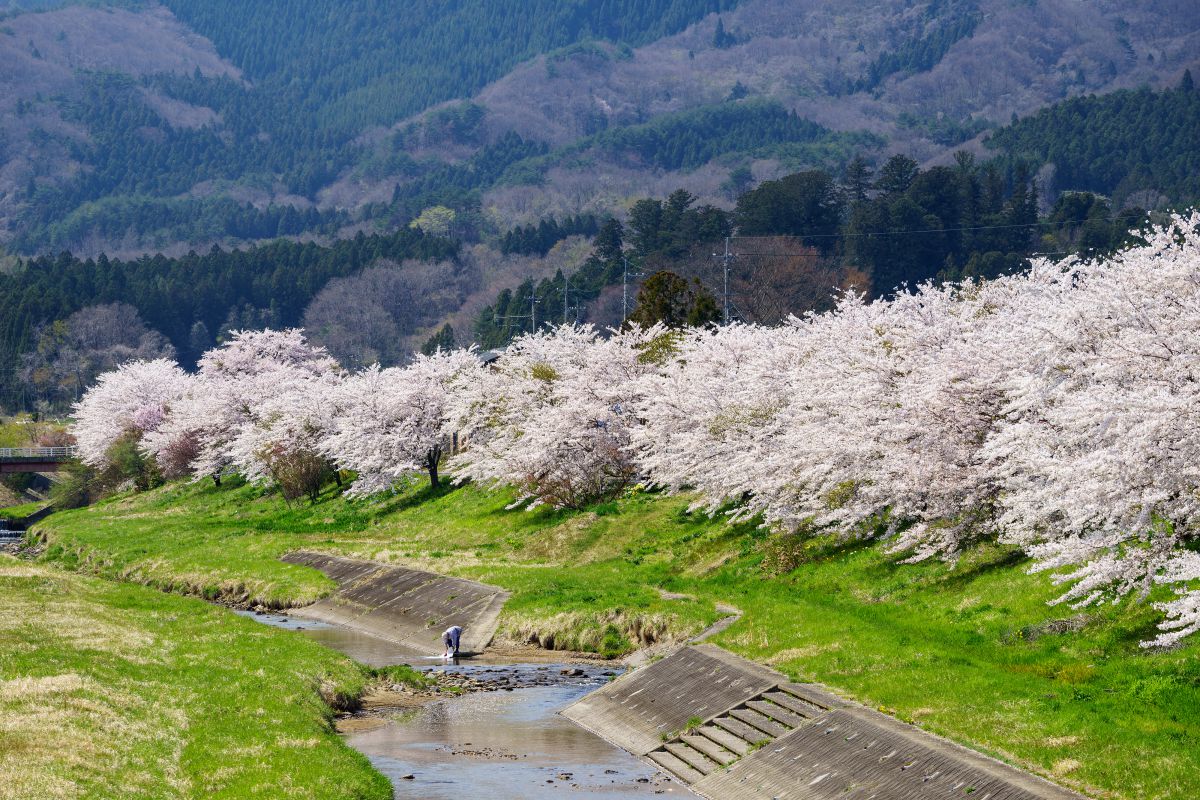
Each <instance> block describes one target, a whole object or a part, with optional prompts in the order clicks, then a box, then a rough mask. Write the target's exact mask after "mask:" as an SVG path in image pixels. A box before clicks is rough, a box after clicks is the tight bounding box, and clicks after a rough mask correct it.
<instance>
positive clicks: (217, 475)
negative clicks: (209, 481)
mask: <svg viewBox="0 0 1200 800" xmlns="http://www.w3.org/2000/svg"><path fill="white" fill-rule="evenodd" d="M213 483H214V484H216V485H217V486H220V485H221V473H219V472H214V473H213Z"/></svg>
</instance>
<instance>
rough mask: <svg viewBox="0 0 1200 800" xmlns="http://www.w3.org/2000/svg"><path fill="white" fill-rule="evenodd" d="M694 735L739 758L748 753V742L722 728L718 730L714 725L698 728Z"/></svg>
mask: <svg viewBox="0 0 1200 800" xmlns="http://www.w3.org/2000/svg"><path fill="white" fill-rule="evenodd" d="M696 733H698V734H700V735H701V736H703V737H704V738H706V739H710V740H712V741H713V742H715V743H716V744H719V745H720V746H721V747H724V748H725V749H726V750H729V751H731V752H733V753H735V754H737V755H739V756H744V755H746V753H748V752H750V744H751V743H750V742H747V741H746V740H745V739H742V738H740V737H738V736H734V735H733V734H732V733H730V732H729V731H727V730H725V729H724V728H718V727H717V726H716V725H705V726H704V727H703V728H698V729H697V730H696Z"/></svg>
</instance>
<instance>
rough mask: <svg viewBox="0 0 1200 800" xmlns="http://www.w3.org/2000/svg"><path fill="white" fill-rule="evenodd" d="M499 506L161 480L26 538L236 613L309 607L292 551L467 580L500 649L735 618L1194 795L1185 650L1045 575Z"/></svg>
mask: <svg viewBox="0 0 1200 800" xmlns="http://www.w3.org/2000/svg"><path fill="white" fill-rule="evenodd" d="M511 499H512V498H511V497H510V496H507V495H506V494H504V493H489V492H484V491H481V490H478V489H473V488H470V487H467V488H461V489H456V490H448V489H444V490H442V491H439V492H435V493H431V492H428V491H421V490H413V491H410V492H408V493H402V494H399V495H396V496H392V497H388V498H386V499H376V500H348V499H345V498H343V497H341V496H339V495H337V494H336V493H335V492H332V491H330V492H328V493H327V494H325V495H323V496H322V498H321V500H320V501H319V502H318V503H316V504H314V505H308V504H301V505H294V506H290V507H289V506H287V505H285V504H284V502H283V501H282V500H281V499H280V498H279V497H277V496H274V495H270V494H268V493H264V492H263V491H261V490H259V489H257V488H254V487H250V486H245V485H239V484H238V483H237V482H227V485H226V486H224V487H222V488H216V487H214V486H212V485H211V483H202V484H195V485H188V484H173V485H169V486H167V487H164V488H162V489H159V490H156V491H153V492H149V493H146V494H142V495H129V496H122V497H118V498H114V499H111V500H109V501H106V502H104V503H102V504H99V505H97V506H94V507H92V508H88V509H82V510H78V511H73V512H66V513H60V514H56V515H54V516H52V517H50V518H49V519H47V520H46V521H45V522H43V523H41V524H40V525H39V526H38V528H37V530H38V531H39V532H40V533H41V535H43V536H44V537H45V539H46V541H47V544H48V548H47V550H46V553H45V556H44V558H45V559H47V560H49V561H52V562H55V563H57V564H59V565H62V566H65V567H69V568H71V569H75V570H80V571H85V572H91V573H95V574H98V575H102V576H105V577H109V578H116V579H121V580H127V581H134V582H138V583H144V584H148V585H151V586H155V587H157V588H160V589H165V590H172V591H176V592H183V593H188V594H196V595H200V596H204V597H208V598H210V599H221V600H224V601H227V602H235V603H243V604H263V605H269V606H275V607H279V606H287V605H291V604H297V603H304V602H307V601H310V600H312V599H314V598H316V597H319V596H321V595H322V594H324V593H326V592H328V591H329V590H330V589H331V588H332V586H331V583H330V582H329V581H328V580H327V579H326V578H325V577H324V576H323V575H321V574H319V573H317V572H315V571H313V570H309V569H307V568H303V567H298V566H293V565H289V564H284V563H281V562H279V561H278V560H277V558H278V556H279V555H281V554H283V553H285V552H287V551H290V550H294V549H300V548H309V549H319V550H325V551H330V552H336V553H340V554H344V555H352V556H358V557H364V558H373V559H378V560H382V561H392V562H399V563H405V564H408V565H414V566H420V567H424V568H428V569H433V570H436V571H439V572H442V573H446V574H453V575H461V576H465V577H471V578H476V579H479V580H484V581H487V582H489V583H494V584H498V585H500V586H503V587H505V588H507V589H509V590H511V591H512V593H513V594H512V599H511V600H510V602H509V604H508V606H507V607H506V609H505V612H504V615H503V617H502V619H501V635H502V636H505V637H508V638H511V639H514V640H519V641H536V642H539V643H541V644H543V645H546V646H554V647H558V648H568V649H575V648H583V649H591V650H595V651H598V652H605V653H607V654H610V655H613V654H617V653H619V652H624V651H628V650H630V649H631V648H632V647H634V646H635V644H637V643H644V642H646V641H651V640H655V639H662V638H670V637H679V636H683V635H687V634H690V633H694V632H696V631H699V630H701V629H702V628H703V627H704V626H705V625H707V624H709V623H711V622H712V621H714V620H715V619H717V618H718V616H720V615H719V614H718V612H717V611H716V610H715V604H716V603H718V602H725V603H729V604H732V605H734V606H736V607H738V608H740V609H741V610H742V611H743V612H744V616H743V617H742V618H741V620H739V621H738V622H737V623H735V624H734V625H733V626H732V627H730V628H729V629H727V630H726V631H724V632H722V633H721V634H719V635H718V636H717V637H716V638H715V639H714V640H713V641H715V643H717V644H720V645H722V646H724V647H727V648H729V649H730V650H733V651H734V652H737V653H740V654H742V655H745V656H747V657H750V658H753V659H756V660H759V661H762V662H764V663H768V664H771V665H772V666H775V667H777V668H779V669H781V670H783V671H784V672H787V673H788V674H789V675H791V676H792V677H793V678H795V679H798V680H815V681H819V682H822V683H825V684H827V685H829V686H831V687H832V688H834V689H835V690H836V691H838V692H840V693H842V694H844V695H845V696H848V697H852V698H854V699H857V700H860V701H862V702H864V703H867V704H868V705H871V706H874V707H878V708H881V709H883V710H885V711H888V712H889V713H892V714H895V715H896V716H898V717H900V718H901V719H904V720H908V721H911V722H914V723H916V724H919V725H922V726H924V727H925V728H927V729H928V730H931V731H934V732H936V733H939V734H942V735H945V736H948V737H950V738H952V739H955V740H958V741H961V742H964V743H967V744H970V745H972V746H974V747H977V748H979V749H981V750H983V751H985V752H988V753H991V754H993V755H997V756H1000V757H1002V758H1004V759H1006V760H1009V761H1010V762H1012V763H1016V764H1018V765H1021V766H1024V767H1027V768H1029V769H1032V770H1034V771H1036V772H1039V773H1041V774H1043V775H1046V776H1049V777H1051V778H1053V779H1054V780H1056V781H1058V782H1060V783H1063V784H1065V785H1068V786H1072V787H1075V788H1077V789H1080V790H1082V791H1084V792H1086V793H1088V794H1091V795H1093V796H1095V797H1105V798H1128V800H1159V799H1162V800H1166V799H1167V798H1170V799H1172V800H1184V798H1191V797H1194V795H1195V791H1196V788H1197V786H1198V785H1200V658H1198V656H1200V644H1197V643H1191V644H1189V645H1187V646H1185V647H1182V648H1179V649H1176V650H1173V651H1170V652H1147V651H1145V650H1142V649H1140V648H1139V647H1138V642H1140V641H1142V640H1144V639H1146V638H1149V637H1150V636H1151V635H1152V633H1153V631H1154V625H1155V622H1156V619H1157V617H1156V612H1154V611H1153V609H1151V608H1149V607H1148V605H1147V604H1137V603H1125V604H1121V605H1117V606H1106V607H1104V608H1101V609H1097V610H1090V611H1088V612H1087V613H1086V614H1078V613H1076V612H1073V611H1071V610H1070V609H1067V608H1064V607H1061V606H1055V607H1052V606H1048V605H1047V604H1046V601H1047V600H1049V599H1051V598H1053V597H1055V596H1056V595H1057V594H1058V593H1059V592H1058V591H1057V590H1056V589H1055V588H1054V587H1053V586H1051V585H1050V580H1049V578H1048V577H1047V576H1045V575H1029V574H1027V572H1026V564H1025V563H1024V562H1023V561H1022V560H1021V558H1020V556H1019V555H1018V554H1016V553H1014V552H1012V551H1009V550H1005V549H1001V548H997V547H983V548H980V549H978V550H976V551H974V552H972V553H970V554H968V555H967V556H966V557H965V558H964V559H963V560H962V561H961V562H960V563H959V564H958V565H957V566H956V567H953V568H951V567H949V566H946V565H943V564H922V565H909V566H902V565H897V564H896V563H895V557H894V556H889V555H887V554H885V553H883V552H882V550H881V548H880V547H878V546H874V545H872V546H852V547H840V548H839V547H832V546H829V545H828V544H822V543H821V542H813V543H810V544H808V545H805V546H802V547H798V548H791V547H785V548H781V547H780V544H779V540H778V539H777V538H774V537H768V536H767V535H766V534H765V533H764V532H763V531H761V530H758V529H756V528H755V527H754V526H751V525H740V526H729V525H727V524H726V523H725V522H724V521H723V520H710V519H708V518H706V517H704V516H703V515H699V514H688V513H686V506H687V499H686V498H679V497H666V496H662V495H658V494H652V493H631V494H630V495H629V496H627V497H625V498H623V499H621V500H619V501H616V502H613V503H607V504H604V505H601V506H596V507H594V508H592V509H590V510H587V511H583V512H555V511H551V510H545V509H543V510H538V511H534V512H525V511H510V510H506V508H505V506H506V505H507V504H508V503H509V502H510V501H511ZM764 561H766V562H769V563H771V564H774V565H775V568H774V569H772V570H770V571H767V570H764ZM781 564H782V565H783V566H782V568H781V567H780V566H779V565H781ZM662 591H666V592H671V593H680V594H684V595H688V596H689V597H690V598H691V599H687V598H685V599H666V598H664V596H663V595H662ZM264 668H265V667H264Z"/></svg>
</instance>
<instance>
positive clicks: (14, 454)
mask: <svg viewBox="0 0 1200 800" xmlns="http://www.w3.org/2000/svg"><path fill="white" fill-rule="evenodd" d="M78 450H79V448H77V447H0V461H6V460H8V461H15V460H24V461H28V460H45V461H63V460H65V459H68V458H74V457H75V454H76V453H77V452H78Z"/></svg>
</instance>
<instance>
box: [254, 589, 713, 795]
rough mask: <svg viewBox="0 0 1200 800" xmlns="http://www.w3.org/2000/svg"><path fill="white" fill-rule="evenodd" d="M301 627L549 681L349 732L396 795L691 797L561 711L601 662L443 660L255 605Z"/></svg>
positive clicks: (475, 670) (372, 649)
mask: <svg viewBox="0 0 1200 800" xmlns="http://www.w3.org/2000/svg"><path fill="white" fill-rule="evenodd" d="M243 613H246V614H247V616H252V617H253V618H254V619H256V620H258V621H260V622H264V623H267V624H270V625H275V626H278V627H282V628H288V629H291V630H297V631H299V632H300V633H302V634H303V635H305V636H308V637H310V638H312V639H314V640H316V641H318V642H320V643H321V644H324V645H326V646H327V647H332V648H334V649H335V650H340V651H341V652H343V653H345V654H346V655H348V656H350V657H351V658H353V659H355V660H357V661H361V662H362V663H364V664H368V665H371V666H376V667H378V666H386V665H389V664H410V665H412V666H414V667H416V668H417V669H423V670H448V671H453V672H457V673H460V674H464V675H469V676H474V677H480V678H495V677H496V675H497V674H501V673H502V674H504V675H510V676H512V677H513V678H514V682H517V683H527V682H529V681H528V680H519V679H521V678H526V679H528V678H533V677H534V676H535V674H537V675H542V676H545V675H547V674H551V675H554V676H555V680H554V681H553V685H547V686H534V687H529V688H518V689H512V690H509V691H495V692H477V693H474V694H468V695H464V696H462V697H452V698H447V699H445V700H438V701H436V702H433V703H431V704H429V705H426V706H424V707H422V708H418V709H413V710H411V711H408V712H400V713H398V714H397V715H396V716H395V717H394V718H392V719H390V720H389V721H388V722H387V723H386V724H385V725H382V726H381V727H378V728H375V729H373V730H366V731H362V732H357V733H351V734H348V735H347V736H346V741H347V743H348V744H349V745H350V746H351V747H354V748H355V749H356V750H359V751H360V752H362V753H363V754H365V755H366V756H367V758H369V759H370V760H371V763H372V764H374V765H375V768H376V769H378V770H379V771H380V772H382V773H383V774H384V775H387V776H388V778H390V779H391V781H392V785H393V786H395V789H396V797H397V798H406V799H407V798H414V799H415V798H422V799H423V800H442V798H460V797H462V796H464V795H466V794H469V795H472V796H474V797H476V798H481V799H482V798H496V799H497V800H509V799H511V800H523V798H542V797H562V796H564V795H568V794H572V795H580V796H582V797H587V798H630V797H643V796H655V795H658V796H665V797H695V795H693V794H692V793H691V792H690V791H688V790H687V789H686V788H685V787H684V786H682V785H681V784H678V783H674V782H672V781H670V780H669V779H668V778H667V777H666V776H665V775H663V774H662V773H661V772H658V771H656V770H654V769H652V768H651V767H649V766H648V765H646V764H645V763H643V762H642V761H640V760H638V759H637V758H634V757H633V756H632V755H630V754H629V753H627V752H625V751H624V750H621V749H619V748H617V747H614V746H613V745H611V744H609V743H608V742H606V741H604V740H603V739H601V738H600V737H598V736H596V735H595V734H592V733H590V732H588V731H586V730H584V729H583V728H580V727H579V726H577V725H575V724H574V723H573V722H571V721H570V720H568V719H566V718H565V717H562V716H560V715H559V714H558V711H559V710H560V709H562V708H564V707H565V706H567V705H569V704H570V703H572V702H574V701H575V700H577V699H578V698H580V697H582V696H583V695H585V694H587V693H588V692H591V691H593V690H595V689H596V688H597V687H599V686H601V685H603V684H604V683H605V682H607V681H608V680H609V676H607V675H605V674H604V672H610V671H609V670H607V669H606V668H605V667H593V666H584V667H578V666H577V665H571V667H572V668H578V669H581V670H582V672H583V674H582V675H577V676H570V677H566V678H560V677H559V673H560V670H561V669H564V668H566V667H565V665H560V664H553V663H545V662H543V663H537V664H514V663H511V662H508V663H505V662H504V661H503V660H502V659H488V658H486V657H484V658H480V659H474V658H473V659H470V660H469V661H467V660H464V661H461V662H460V663H458V664H454V665H451V664H443V663H442V662H441V661H439V660H437V659H429V658H428V657H427V655H428V654H423V653H414V652H412V651H411V650H406V649H405V648H402V647H400V646H398V645H395V644H392V643H391V642H387V641H384V640H382V639H378V638H376V637H373V636H369V635H367V634H363V633H358V632H356V631H352V630H348V629H346V628H342V627H338V626H334V625H328V624H325V623H320V622H313V621H309V620H303V619H299V618H294V617H287V616H283V615H277V614H266V615H263V614H251V613H249V612H243Z"/></svg>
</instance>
